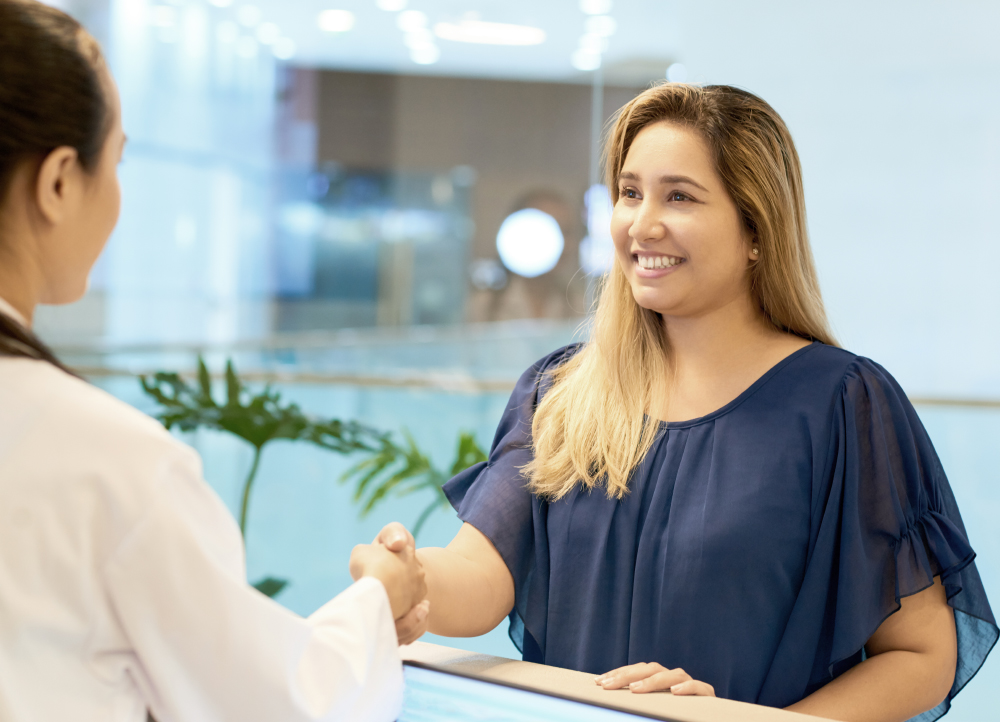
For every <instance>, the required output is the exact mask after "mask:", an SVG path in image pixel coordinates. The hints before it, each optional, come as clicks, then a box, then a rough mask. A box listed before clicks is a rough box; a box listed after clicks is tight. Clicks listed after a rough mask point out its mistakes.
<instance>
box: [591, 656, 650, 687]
mask: <svg viewBox="0 0 1000 722" xmlns="http://www.w3.org/2000/svg"><path fill="white" fill-rule="evenodd" d="M662 671H663V665H660V664H657V663H656V662H653V663H652V664H646V663H645V662H643V663H640V664H632V665H629V666H628V667H619V668H618V669H616V670H613V671H611V672H608V673H607V674H604V675H602V676H600V677H598V678H597V680H596V681H597V684H599V685H600V686H601V687H603V688H604V689H621V688H622V687H628V686H629V685H630V684H632V683H633V682H637V681H639V680H641V679H645V678H646V677H650V676H652V675H654V674H656V673H657V672H662Z"/></svg>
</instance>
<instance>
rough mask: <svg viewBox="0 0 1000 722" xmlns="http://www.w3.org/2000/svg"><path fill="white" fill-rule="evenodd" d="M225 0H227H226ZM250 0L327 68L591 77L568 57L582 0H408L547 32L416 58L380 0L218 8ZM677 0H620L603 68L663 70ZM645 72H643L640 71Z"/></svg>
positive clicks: (671, 48)
mask: <svg viewBox="0 0 1000 722" xmlns="http://www.w3.org/2000/svg"><path fill="white" fill-rule="evenodd" d="M221 1H225V0H221ZM249 2H253V3H254V4H256V6H257V7H259V8H260V9H261V11H262V12H261V20H262V22H273V23H275V24H277V25H278V27H279V28H281V31H282V34H283V35H285V36H286V37H289V38H291V39H292V40H293V41H294V42H295V44H296V48H297V50H296V55H295V58H294V59H293V61H292V62H294V63H296V64H303V65H311V66H318V67H327V68H344V69H354V70H368V71H380V72H393V73H413V74H421V75H428V74H430V75H461V76H472V77H499V78H513V79H525V80H562V81H570V82H589V79H590V77H591V74H590V73H585V72H581V71H578V70H576V69H574V67H573V65H572V64H571V62H570V59H571V57H572V55H573V53H574V51H575V50H576V49H577V47H578V44H579V41H580V37H581V35H583V34H584V24H585V22H586V19H587V17H588V16H587V15H586V14H584V13H583V12H582V11H581V9H580V2H579V0H544V1H542V0H504V1H503V2H495V1H489V0H409V1H408V3H407V7H406V9H407V10H419V11H422V12H423V13H425V14H426V15H427V16H428V19H429V21H430V25H431V26H433V25H434V24H436V23H439V22H457V21H460V20H462V19H463V18H464V17H467V16H468V14H469V13H474V14H475V15H477V16H478V18H479V19H481V20H483V21H487V22H497V23H511V24H517V25H528V26H532V27H538V28H541V29H542V30H544V31H545V34H546V40H545V42H543V43H542V44H540V45H534V46H495V45H473V44H468V43H460V42H454V41H448V40H441V39H438V40H437V46H438V48H439V49H440V51H441V55H440V59H439V60H438V61H437V62H436V63H434V64H432V65H418V64H417V63H415V62H414V61H413V60H411V59H410V51H409V50H408V49H407V47H406V46H405V45H404V42H403V40H404V34H403V32H402V31H400V30H399V29H398V27H397V26H396V19H397V15H398V13H396V12H386V11H384V10H380V9H379V8H378V7H377V6H376V1H375V0H294V2H289V1H288V0H248V2H240V0H235V1H234V3H233V5H232V6H230V7H229V8H227V9H225V10H217V11H216V12H218V13H229V14H231V15H232V16H233V17H234V18H235V17H236V16H237V14H238V9H239V7H240V6H241V5H244V4H249ZM672 7H674V3H672V2H662V1H661V2H657V1H655V0H618V1H617V2H613V3H612V9H611V12H610V14H611V16H612V17H614V18H615V20H616V21H617V31H616V32H615V34H614V35H613V36H611V37H610V38H609V43H608V48H607V50H606V52H605V63H604V65H605V68H607V69H608V71H609V72H610V73H611V74H612V75H615V72H616V71H618V74H619V75H620V74H621V72H622V71H624V72H626V73H630V74H631V75H633V76H634V75H636V74H637V73H638V75H649V74H650V73H655V74H656V77H662V76H663V74H664V72H665V70H666V66H667V65H669V64H670V62H672V61H675V60H677V59H678V54H677V50H676V45H677V30H678V28H677V22H676V19H675V17H674V14H673V12H672V11H671V8H672ZM327 9H343V10H349V11H350V12H352V13H353V14H354V16H355V24H354V27H353V28H352V29H351V30H350V31H349V32H345V33H336V34H331V33H326V32H323V31H322V30H320V29H319V27H318V25H317V18H318V16H319V13H320V12H321V11H323V10H327ZM643 80H645V78H643Z"/></svg>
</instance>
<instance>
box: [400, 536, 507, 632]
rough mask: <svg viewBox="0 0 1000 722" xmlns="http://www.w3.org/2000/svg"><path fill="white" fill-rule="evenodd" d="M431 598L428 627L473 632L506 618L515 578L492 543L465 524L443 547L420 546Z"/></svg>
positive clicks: (443, 630)
mask: <svg viewBox="0 0 1000 722" xmlns="http://www.w3.org/2000/svg"><path fill="white" fill-rule="evenodd" d="M417 558H418V559H420V563H421V564H422V565H423V567H424V573H425V574H426V580H427V598H428V599H430V600H431V614H430V618H429V630H430V631H431V632H433V633H434V634H441V635H443V636H446V637H475V636H478V635H480V634H485V633H486V632H488V631H490V630H491V629H493V628H494V627H496V626H497V625H498V624H500V622H502V621H503V620H504V617H506V616H507V615H508V614H509V613H510V610H511V609H513V607H514V579H513V578H512V577H511V575H510V570H508V569H507V564H506V563H505V562H504V560H503V558H502V557H501V556H500V552H498V551H497V550H496V547H494V546H493V543H492V542H491V541H490V540H489V539H487V538H486V536H484V535H483V533H482V532H480V531H479V530H478V529H476V527H474V526H472V525H470V524H463V525H462V528H461V529H459V530H458V534H456V535H455V538H454V539H452V540H451V543H449V544H448V546H447V547H445V548H444V549H441V548H438V547H426V548H424V549H418V550H417Z"/></svg>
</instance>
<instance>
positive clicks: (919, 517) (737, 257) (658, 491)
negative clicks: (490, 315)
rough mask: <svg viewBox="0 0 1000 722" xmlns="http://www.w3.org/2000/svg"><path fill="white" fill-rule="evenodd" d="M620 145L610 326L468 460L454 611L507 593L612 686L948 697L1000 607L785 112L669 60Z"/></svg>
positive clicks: (453, 631)
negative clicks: (845, 295)
mask: <svg viewBox="0 0 1000 722" xmlns="http://www.w3.org/2000/svg"><path fill="white" fill-rule="evenodd" d="M607 173H608V185H609V187H611V189H612V198H613V200H614V211H613V214H612V218H611V235H612V237H613V240H614V244H615V248H616V259H615V263H614V266H613V268H612V270H611V271H610V272H609V274H608V276H607V278H606V279H605V285H604V288H603V291H602V293H601V297H600V301H599V304H598V307H597V311H596V319H595V325H594V332H593V335H592V337H591V340H590V341H589V342H588V343H586V344H578V345H574V346H569V347H566V348H563V349H559V350H557V351H555V352H554V353H552V354H550V355H549V356H547V357H545V358H543V359H541V360H540V361H538V362H537V363H536V364H535V365H534V366H532V367H531V368H530V369H528V371H526V372H525V373H524V375H523V376H522V377H521V380H520V382H519V383H518V385H517V387H516V389H515V391H514V393H513V395H512V397H511V400H510V402H509V404H508V406H507V410H506V412H505V414H504V417H503V419H502V420H501V422H500V426H499V428H498V429H497V434H496V440H495V442H494V446H493V449H492V451H491V453H490V457H489V461H488V463H483V464H479V465H476V466H473V467H471V468H470V469H468V470H466V471H464V472H462V473H461V474H459V475H458V476H456V477H455V478H454V479H453V480H452V481H450V482H449V483H448V484H447V485H446V487H445V492H446V493H447V495H448V497H449V499H450V500H451V502H452V504H453V505H454V506H455V507H456V508H457V510H458V513H459V516H460V517H461V518H462V520H463V521H464V522H465V525H464V526H463V527H462V529H461V530H460V531H459V533H458V535H457V536H456V537H455V539H454V540H453V541H452V542H451V544H449V545H448V547H447V548H446V549H423V550H420V551H419V552H418V556H419V558H420V559H421V561H422V562H423V565H424V569H425V572H426V578H427V584H428V597H429V599H430V602H431V610H432V611H431V617H430V631H432V632H436V633H439V634H445V635H453V636H466V635H475V634H481V633H483V632H485V631H487V630H489V629H491V628H492V627H493V626H495V625H496V624H498V623H499V622H500V621H502V619H503V618H504V616H508V615H509V617H510V624H511V627H510V631H511V637H512V638H513V639H514V641H515V643H517V644H518V646H519V647H520V649H521V650H522V653H523V655H524V658H525V659H526V660H529V661H534V662H544V663H545V664H550V665H555V666H559V667H567V668H570V669H577V670H583V671H589V672H593V673H595V674H600V676H599V677H597V678H596V682H597V683H598V684H599V685H601V686H602V687H603V688H605V689H619V688H623V687H628V688H629V689H631V690H632V691H633V692H636V693H644V692H655V691H661V690H667V689H669V690H670V691H672V692H673V693H674V694H695V695H713V694H718V695H719V696H722V697H727V698H730V699H737V700H742V701H747V702H756V703H758V704H765V705H772V706H780V707H790V708H792V709H795V710H797V711H801V712H807V713H812V714H816V715H820V716H823V717H830V718H834V719H841V720H871V721H872V722H890V721H897V720H899V721H901V720H905V719H909V718H911V717H914V716H917V715H920V716H921V719H923V720H930V719H935V718H936V717H939V716H940V715H941V714H943V713H944V712H946V711H947V709H948V706H949V704H950V700H951V698H952V697H953V696H954V695H955V694H957V693H958V692H959V691H960V690H961V689H962V687H963V686H964V685H965V683H966V682H968V680H969V679H970V678H971V677H972V675H973V674H975V672H976V671H977V670H978V669H979V667H980V666H981V665H982V663H983V661H984V659H985V657H986V654H987V653H988V651H989V649H990V648H991V647H992V645H993V644H994V642H995V641H996V639H997V636H998V630H997V626H996V623H995V621H994V618H993V614H992V612H991V610H990V607H989V603H988V601H987V599H986V595H985V592H984V591H983V586H982V582H981V581H980V578H979V574H978V572H977V570H976V567H975V565H974V563H973V558H974V556H975V555H974V553H973V551H972V549H971V547H970V546H969V543H968V540H967V538H966V534H965V529H964V526H963V524H962V519H961V515H960V514H959V511H958V508H957V505H956V503H955V499H954V496H953V495H952V492H951V488H950V486H949V484H948V480H947V478H946V477H945V474H944V472H943V470H942V469H941V464H940V461H939V460H938V458H937V455H936V453H935V451H934V448H933V446H932V445H931V442H930V439H929V438H928V436H927V433H926V432H925V430H924V428H923V426H922V425H921V423H920V420H919V418H918V417H917V414H916V412H915V411H914V409H913V407H912V406H911V404H910V403H909V401H908V400H907V398H906V395H905V394H904V393H903V391H902V389H901V388H900V387H899V385H898V384H897V383H896V382H895V380H894V379H893V378H892V376H890V375H889V374H888V373H887V372H886V371H885V369H883V368H882V367H881V366H879V365H877V364H876V363H874V362H872V361H870V360H868V359H865V358H862V357H859V356H855V355H854V354H852V353H849V352H848V351H845V350H843V349H840V348H838V347H837V346H836V344H835V342H834V340H833V338H832V336H831V334H830V332H829V330H828V328H827V324H826V318H825V315H824V311H823V304H822V300H821V297H820V293H819V287H818V284H817V281H816V274H815V271H814V269H813V262H812V254H811V251H810V248H809V241H808V237H807V235H806V222H805V206H804V202H803V193H802V182H801V171H800V168H799V161H798V156H797V154H796V152H795V147H794V144H793V143H792V139H791V136H790V134H789V132H788V130H787V128H786V127H785V125H784V123H783V122H782V120H781V118H780V117H779V116H778V114H777V113H776V112H775V111H774V110H773V109H772V108H771V107H770V106H769V105H768V104H767V103H765V102H764V101H763V100H761V99H760V98H758V97H756V96H754V95H752V94H750V93H747V92H745V91H742V90H739V89H736V88H732V87H728V86H709V87H704V88H702V87H695V86H690V85H682V84H677V83H668V84H663V85H660V86H657V87H654V88H651V89H650V90H647V91H646V92H644V93H642V94H641V95H639V96H638V97H637V98H635V100H633V101H632V102H631V103H629V104H628V105H626V106H625V107H624V108H623V109H622V111H621V112H620V114H619V117H618V120H617V123H616V125H615V128H614V131H613V133H612V134H611V137H610V139H609V142H608V155H607ZM381 538H382V540H383V541H385V542H386V543H388V544H390V545H392V546H394V547H395V546H396V545H399V546H400V547H402V546H405V545H406V544H407V543H408V541H409V539H408V537H407V536H406V535H405V534H403V533H402V532H401V530H399V529H398V528H395V527H390V528H387V529H386V530H385V531H384V532H383V535H382V537H381ZM607 670H611V671H610V672H609V671H607Z"/></svg>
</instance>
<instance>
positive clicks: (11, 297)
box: [0, 236, 41, 328]
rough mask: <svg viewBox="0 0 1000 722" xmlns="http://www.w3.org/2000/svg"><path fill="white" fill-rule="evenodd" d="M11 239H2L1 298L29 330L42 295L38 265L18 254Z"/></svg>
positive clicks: (0, 254)
mask: <svg viewBox="0 0 1000 722" xmlns="http://www.w3.org/2000/svg"><path fill="white" fill-rule="evenodd" d="M9 238H10V237H9V236H8V237H7V238H0V298H2V299H3V300H4V301H6V302H7V303H8V304H10V305H11V306H12V307H13V308H14V310H15V311H17V312H18V314H20V315H21V316H22V317H23V318H21V319H17V320H18V321H23V322H24V323H25V324H26V325H27V326H28V327H29V328H30V327H31V323H32V319H33V318H34V316H35V306H37V305H38V301H39V298H40V295H41V292H40V289H41V283H39V279H40V278H41V274H40V273H38V264H36V263H34V262H33V260H32V259H31V258H26V257H25V254H23V253H18V252H17V247H16V245H15V244H14V243H12V242H9V240H8V239H9Z"/></svg>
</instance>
